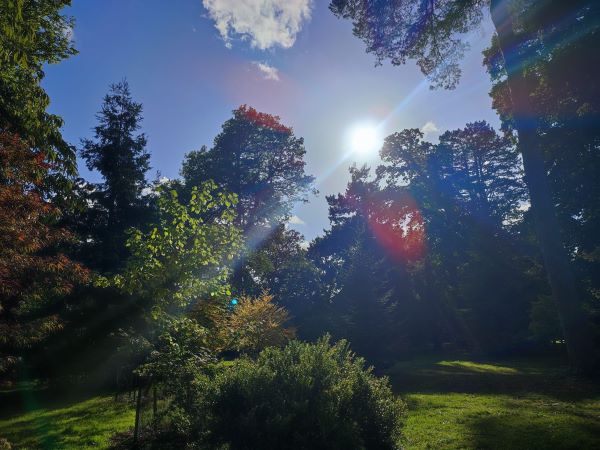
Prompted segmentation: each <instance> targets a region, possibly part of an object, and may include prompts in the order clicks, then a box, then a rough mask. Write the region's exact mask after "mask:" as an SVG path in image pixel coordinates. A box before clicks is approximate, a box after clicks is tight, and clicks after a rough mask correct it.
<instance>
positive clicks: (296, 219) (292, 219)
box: [288, 216, 306, 225]
mask: <svg viewBox="0 0 600 450" xmlns="http://www.w3.org/2000/svg"><path fill="white" fill-rule="evenodd" d="M288 223H291V224H293V225H306V222H305V221H304V220H302V219H301V218H300V217H298V216H292V217H290V220H288Z"/></svg>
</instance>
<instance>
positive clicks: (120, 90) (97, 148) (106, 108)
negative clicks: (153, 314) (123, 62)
mask: <svg viewBox="0 0 600 450" xmlns="http://www.w3.org/2000/svg"><path fill="white" fill-rule="evenodd" d="M96 117H97V119H98V122H99V124H98V125H97V126H96V127H95V128H94V130H95V136H94V137H95V139H94V140H91V139H83V140H82V149H81V156H82V157H83V158H84V160H85V162H86V164H87V167H88V168H89V169H90V170H96V171H98V172H100V174H101V175H102V177H103V179H104V182H103V183H101V184H97V185H94V186H93V187H92V189H91V193H90V197H91V201H92V207H91V211H90V214H89V218H88V226H89V231H88V233H89V236H90V237H91V240H92V246H93V249H94V250H95V252H94V253H93V258H91V261H92V262H93V264H94V265H95V266H96V267H98V268H100V269H102V270H115V269H116V268H118V267H119V265H120V264H122V262H123V260H124V258H125V257H126V255H127V253H126V248H125V241H126V231H127V230H128V229H129V228H130V227H134V226H138V225H140V224H141V223H143V220H144V218H145V211H144V209H145V208H144V199H143V197H142V190H143V189H144V187H146V186H147V182H146V178H145V176H146V172H147V171H148V170H149V168H150V166H149V160H150V154H149V153H148V152H147V151H146V136H145V135H144V134H143V133H139V134H138V133H137V132H138V130H139V129H140V127H141V121H142V105H141V104H140V103H137V102H135V101H134V100H133V99H132V97H131V93H130V91H129V84H128V83H127V81H122V82H120V83H116V84H113V85H111V87H110V91H109V93H108V94H107V95H106V96H105V97H104V102H103V104H102V108H101V110H100V112H99V113H98V114H97V116H96Z"/></svg>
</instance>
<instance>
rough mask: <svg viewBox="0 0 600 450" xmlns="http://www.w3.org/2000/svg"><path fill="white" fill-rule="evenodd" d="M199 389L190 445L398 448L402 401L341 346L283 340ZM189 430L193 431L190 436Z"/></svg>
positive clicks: (192, 411) (192, 414)
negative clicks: (276, 345) (285, 344)
mask: <svg viewBox="0 0 600 450" xmlns="http://www.w3.org/2000/svg"><path fill="white" fill-rule="evenodd" d="M212 378H213V379H211V380H208V379H207V380H205V382H203V383H200V384H201V385H202V387H201V388H200V389H198V390H197V391H196V392H197V395H198V397H197V399H196V400H195V402H194V404H193V406H191V408H190V409H189V410H188V411H187V413H188V415H189V418H190V426H191V428H190V433H191V435H194V434H195V436H196V438H195V439H194V440H196V443H197V444H200V445H208V446H209V447H210V448H230V449H255V448H261V449H292V448H293V449H308V448H310V449H350V448H352V449H393V448H398V446H399V445H398V442H399V439H400V430H401V425H402V418H403V416H404V412H405V405H404V403H403V402H402V401H401V400H399V399H397V398H395V397H394V395H393V393H392V391H391V389H390V386H389V383H388V381H387V379H385V378H377V377H375V376H374V375H373V373H372V370H371V368H365V365H364V360H363V359H362V358H357V357H355V356H354V354H353V353H352V352H351V351H350V349H349V346H348V344H347V343H346V342H345V341H340V342H338V343H336V344H334V345H332V344H330V342H329V337H325V338H322V339H321V340H319V341H318V342H317V343H316V344H308V343H302V342H298V341H292V342H290V343H289V344H288V345H287V346H286V347H284V348H283V349H279V348H268V349H266V350H264V351H262V352H261V353H260V355H259V356H258V358H257V359H256V360H252V359H249V358H242V359H239V360H237V361H236V362H234V363H233V364H232V365H230V366H229V367H226V368H225V369H224V370H221V371H219V372H217V373H216V374H215V375H214V377H212ZM194 431H195V432H196V433H194Z"/></svg>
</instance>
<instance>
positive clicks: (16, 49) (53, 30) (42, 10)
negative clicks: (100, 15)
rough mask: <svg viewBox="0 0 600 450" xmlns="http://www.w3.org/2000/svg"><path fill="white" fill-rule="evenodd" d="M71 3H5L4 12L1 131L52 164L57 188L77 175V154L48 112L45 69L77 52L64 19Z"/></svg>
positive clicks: (0, 26)
mask: <svg viewBox="0 0 600 450" xmlns="http://www.w3.org/2000/svg"><path fill="white" fill-rule="evenodd" d="M70 4H71V2H70V0H30V1H24V0H4V1H3V2H2V6H1V7H0V41H1V42H2V44H1V45H0V130H4V131H10V132H13V133H17V134H18V135H19V136H20V138H21V139H23V140H25V141H26V142H27V143H28V145H30V146H31V147H32V148H37V149H39V150H41V151H42V152H43V153H44V155H45V158H46V159H47V161H48V162H51V163H52V166H51V171H49V172H48V177H49V178H52V179H53V181H54V188H61V189H64V190H65V191H68V189H65V187H67V188H68V184H67V186H65V183H67V182H68V179H69V177H70V176H73V175H74V174H75V173H76V171H77V166H76V161H75V152H74V151H73V148H72V147H71V146H70V145H68V144H67V143H66V142H65V141H64V139H63V138H62V136H61V133H60V127H61V126H62V119H61V118H60V117H58V116H57V115H54V114H49V113H48V112H46V109H47V107H48V105H49V103H50V99H49V97H48V95H47V94H46V92H45V91H44V89H43V88H42V87H41V82H42V80H43V78H44V66H45V65H46V64H55V63H58V62H60V61H61V60H63V59H66V58H68V57H69V56H71V55H74V54H75V53H76V50H75V48H74V47H73V43H72V41H71V33H70V30H71V29H72V28H73V20H72V19H71V18H70V17H67V16H63V15H61V14H60V10H61V9H62V8H64V7H65V6H69V5H70Z"/></svg>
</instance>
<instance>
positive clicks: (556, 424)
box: [469, 402, 600, 450]
mask: <svg viewBox="0 0 600 450" xmlns="http://www.w3.org/2000/svg"><path fill="white" fill-rule="evenodd" d="M512 406H514V405H510V402H507V404H506V405H505V408H506V411H507V414H505V415H501V416H493V417H471V421H470V424H469V427H470V429H471V432H472V435H473V441H474V445H473V447H474V448H485V449H510V448H515V449H516V448H519V449H530V450H534V449H540V450H541V449H574V450H575V449H577V450H583V449H597V448H600V423H599V421H598V417H597V415H596V416H594V415H593V414H586V413H581V412H580V411H579V412H578V411H569V405H564V404H557V405H556V406H554V407H553V406H552V405H551V404H547V405H545V406H540V405H537V406H536V407H535V408H532V409H531V410H528V411H519V412H512V413H511V407H512ZM565 406H566V408H565Z"/></svg>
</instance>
